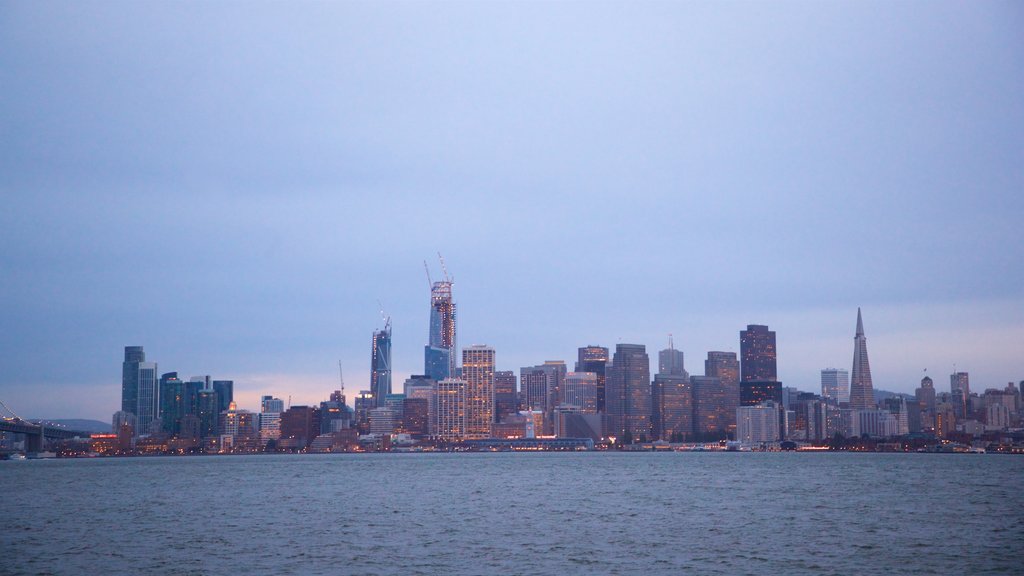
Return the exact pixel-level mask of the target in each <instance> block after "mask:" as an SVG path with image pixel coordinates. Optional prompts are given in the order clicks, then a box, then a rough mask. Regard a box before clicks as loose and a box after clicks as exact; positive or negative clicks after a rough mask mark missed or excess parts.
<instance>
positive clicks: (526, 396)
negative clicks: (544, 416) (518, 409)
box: [519, 366, 548, 412]
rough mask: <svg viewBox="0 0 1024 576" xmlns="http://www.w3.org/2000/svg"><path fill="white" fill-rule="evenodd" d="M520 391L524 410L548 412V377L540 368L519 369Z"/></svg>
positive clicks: (526, 367) (525, 367)
mask: <svg viewBox="0 0 1024 576" xmlns="http://www.w3.org/2000/svg"><path fill="white" fill-rule="evenodd" d="M519 389H520V391H521V392H522V395H523V406H522V408H523V410H539V411H541V412H543V411H545V410H547V407H548V375H547V372H545V371H544V369H543V368H542V367H540V366H524V367H522V368H520V369H519Z"/></svg>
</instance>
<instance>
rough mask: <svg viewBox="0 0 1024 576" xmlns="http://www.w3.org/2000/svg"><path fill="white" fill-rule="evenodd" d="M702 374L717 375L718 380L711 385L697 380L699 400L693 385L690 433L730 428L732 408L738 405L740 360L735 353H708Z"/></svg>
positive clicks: (730, 429)
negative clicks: (692, 429) (698, 382)
mask: <svg viewBox="0 0 1024 576" xmlns="http://www.w3.org/2000/svg"><path fill="white" fill-rule="evenodd" d="M704 376H706V377H711V378H718V379H719V380H720V382H719V383H718V384H714V385H712V384H711V383H709V382H706V381H701V383H702V385H703V388H701V390H700V393H701V395H702V398H703V400H704V402H703V403H700V402H698V399H697V393H698V389H697V387H696V385H694V387H693V394H694V404H693V405H694V432H699V433H701V434H711V435H712V436H714V435H718V434H722V433H727V432H729V431H732V429H733V428H735V426H736V408H737V407H739V405H740V362H739V360H738V359H737V358H736V353H735V352H719V351H712V352H708V357H707V360H705V361H704ZM691 383H693V379H692V378H691ZM698 409H699V410H700V414H701V416H700V417H698Z"/></svg>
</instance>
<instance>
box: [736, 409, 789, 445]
mask: <svg viewBox="0 0 1024 576" xmlns="http://www.w3.org/2000/svg"><path fill="white" fill-rule="evenodd" d="M779 409H780V406H779V405H778V404H776V403H775V402H771V401H768V402H764V403H763V404H757V405H754V406H741V407H739V408H737V409H736V440H738V441H739V442H741V443H743V444H745V445H756V444H762V443H766V442H778V441H779V440H781V439H782V435H781V430H780V429H779Z"/></svg>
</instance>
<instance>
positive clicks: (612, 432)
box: [604, 344, 651, 443]
mask: <svg viewBox="0 0 1024 576" xmlns="http://www.w3.org/2000/svg"><path fill="white" fill-rule="evenodd" d="M606 374H607V380H606V383H605V407H606V408H607V414H606V416H605V422H606V424H607V425H606V427H605V430H604V432H605V433H606V434H608V435H609V436H615V437H617V438H618V439H619V441H620V442H626V443H629V442H630V441H631V440H632V441H634V442H635V441H645V440H647V439H648V438H650V434H651V368H650V359H649V358H648V356H647V350H646V348H645V347H644V345H643V344H617V345H616V346H615V355H614V356H613V357H612V362H611V364H610V365H609V366H608V368H607V371H606Z"/></svg>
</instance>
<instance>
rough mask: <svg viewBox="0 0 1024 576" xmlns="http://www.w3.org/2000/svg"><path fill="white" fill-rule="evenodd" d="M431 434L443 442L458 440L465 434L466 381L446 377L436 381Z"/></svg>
mask: <svg viewBox="0 0 1024 576" xmlns="http://www.w3.org/2000/svg"><path fill="white" fill-rule="evenodd" d="M434 398H435V405H436V408H435V409H434V413H433V415H432V416H431V417H432V418H433V424H432V425H431V427H430V429H431V434H433V435H434V437H436V438H437V439H438V440H441V441H444V442H458V441H460V440H462V438H463V436H465V434H466V381H465V380H462V379H461V378H446V379H444V380H441V381H440V382H437V384H436V385H435V391H434Z"/></svg>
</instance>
